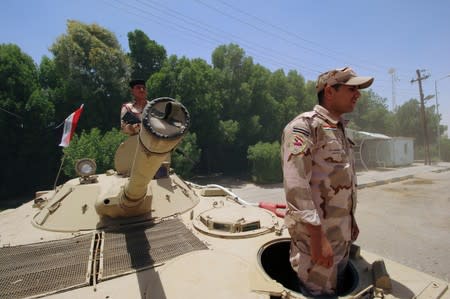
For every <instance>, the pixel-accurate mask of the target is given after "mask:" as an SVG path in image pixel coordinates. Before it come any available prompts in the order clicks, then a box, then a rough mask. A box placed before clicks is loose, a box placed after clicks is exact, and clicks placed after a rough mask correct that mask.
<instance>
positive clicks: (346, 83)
mask: <svg viewBox="0 0 450 299" xmlns="http://www.w3.org/2000/svg"><path fill="white" fill-rule="evenodd" d="M373 80H374V78H372V77H359V76H357V75H356V73H355V72H354V71H353V70H352V69H351V68H349V67H346V68H342V69H335V70H330V71H328V72H326V73H323V74H321V75H320V76H319V77H318V79H317V85H316V91H317V96H318V100H319V104H318V105H316V106H315V107H314V110H313V111H309V112H305V113H302V114H300V115H298V116H297V117H295V118H294V119H293V120H292V121H291V122H290V123H289V124H288V125H287V126H286V127H285V128H284V130H283V136H282V143H281V158H282V167H283V176H284V179H283V183H284V190H285V193H286V201H287V207H288V210H287V213H286V217H285V223H286V226H287V228H288V230H289V233H290V235H291V238H292V240H291V249H290V262H291V265H292V267H293V269H294V270H295V271H296V272H297V276H298V278H299V283H300V289H301V290H302V291H303V292H304V293H305V294H307V295H313V296H317V295H328V294H329V295H332V294H335V293H336V286H337V284H338V283H339V280H340V279H341V276H342V275H343V273H344V270H345V268H346V266H347V263H348V258H349V251H350V245H351V243H352V242H353V241H354V240H356V238H357V237H358V234H359V230H358V226H357V224H356V221H355V217H354V212H355V207H356V173H355V165H354V157H353V151H352V147H353V145H354V143H353V142H352V141H351V140H350V139H348V138H347V136H346V133H345V121H344V119H343V118H342V115H343V114H344V113H348V112H352V111H353V109H354V108H355V105H356V102H357V101H358V98H359V97H360V96H361V94H360V92H359V89H362V88H367V87H369V86H370V85H371V84H372V82H373Z"/></svg>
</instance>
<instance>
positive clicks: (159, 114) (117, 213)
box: [96, 98, 190, 217]
mask: <svg viewBox="0 0 450 299" xmlns="http://www.w3.org/2000/svg"><path fill="white" fill-rule="evenodd" d="M189 124H190V116H189V112H188V111H187V109H186V108H185V107H184V106H183V105H182V104H181V103H179V102H176V101H175V100H173V99H171V98H157V99H155V100H153V101H151V102H149V103H148V104H147V106H145V108H144V111H143V114H142V122H141V130H140V132H139V136H138V142H137V146H136V150H135V152H134V159H133V162H132V167H131V172H130V179H129V181H128V183H127V184H126V185H125V187H124V189H123V192H121V194H120V195H119V197H118V198H117V200H108V203H107V204H104V203H105V201H103V202H98V203H97V204H96V210H97V213H98V214H100V215H107V216H110V217H131V216H136V215H142V214H145V213H147V212H150V211H151V199H149V198H148V196H147V189H148V185H149V182H150V181H151V180H152V179H153V177H154V176H155V174H156V172H157V171H158V169H159V167H160V166H161V164H162V163H163V162H164V161H166V160H167V159H168V157H169V156H170V152H171V151H172V150H173V149H174V148H175V147H176V145H177V144H178V143H179V142H180V141H181V140H182V138H183V136H184V135H185V134H186V133H187V129H188V127H189Z"/></svg>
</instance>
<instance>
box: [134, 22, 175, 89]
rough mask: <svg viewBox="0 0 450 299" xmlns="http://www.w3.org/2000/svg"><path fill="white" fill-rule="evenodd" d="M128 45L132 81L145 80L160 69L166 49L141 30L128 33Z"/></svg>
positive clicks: (165, 56)
mask: <svg viewBox="0 0 450 299" xmlns="http://www.w3.org/2000/svg"><path fill="white" fill-rule="evenodd" d="M128 45H129V47H130V53H129V57H130V59H131V63H132V74H131V77H132V78H134V79H144V80H147V79H148V78H150V77H151V75H153V74H154V73H156V72H158V71H159V70H160V69H161V68H162V66H163V63H164V61H165V60H166V58H167V54H166V49H164V47H163V46H161V45H159V44H158V43H157V42H155V41H154V40H151V39H150V38H148V36H147V35H146V34H145V33H144V32H142V31H141V30H135V31H133V32H128Z"/></svg>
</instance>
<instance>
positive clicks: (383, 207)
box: [356, 171, 450, 282]
mask: <svg viewBox="0 0 450 299" xmlns="http://www.w3.org/2000/svg"><path fill="white" fill-rule="evenodd" d="M449 182H450V171H446V172H441V173H434V172H429V173H423V174H420V175H416V176H415V177H414V178H412V179H409V180H405V181H402V182H397V183H391V184H387V185H382V186H377V187H372V188H364V189H362V190H360V191H359V194H358V208H357V211H356V217H357V221H358V223H359V227H360V232H361V233H360V237H359V239H358V240H357V242H356V243H357V244H359V245H360V246H361V247H362V248H364V249H366V250H367V251H371V252H374V253H377V254H380V255H382V256H385V257H387V258H390V259H392V260H395V261H398V262H400V263H402V264H405V265H408V266H410V267H412V268H415V269H418V270H420V271H423V272H426V273H429V274H431V275H433V276H436V277H438V278H442V279H444V280H446V281H447V282H449V280H450V192H449Z"/></svg>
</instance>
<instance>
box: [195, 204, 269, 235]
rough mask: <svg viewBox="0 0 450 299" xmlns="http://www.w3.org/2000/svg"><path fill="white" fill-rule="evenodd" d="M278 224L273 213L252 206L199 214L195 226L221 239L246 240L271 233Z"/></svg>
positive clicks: (213, 210) (225, 208) (219, 209)
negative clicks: (246, 238)
mask: <svg viewBox="0 0 450 299" xmlns="http://www.w3.org/2000/svg"><path fill="white" fill-rule="evenodd" d="M277 223H278V220H277V217H276V216H275V214H273V213H272V212H269V211H267V210H263V209H261V208H257V207H252V206H229V207H217V208H213V209H210V210H207V211H204V212H202V213H201V214H199V215H198V216H197V217H196V219H195V220H194V226H195V228H196V229H198V230H199V231H201V232H203V233H205V234H209V235H212V236H217V237H221V238H245V237H252V236H257V235H261V234H264V233H267V232H271V231H273V230H274V229H275V224H277Z"/></svg>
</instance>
